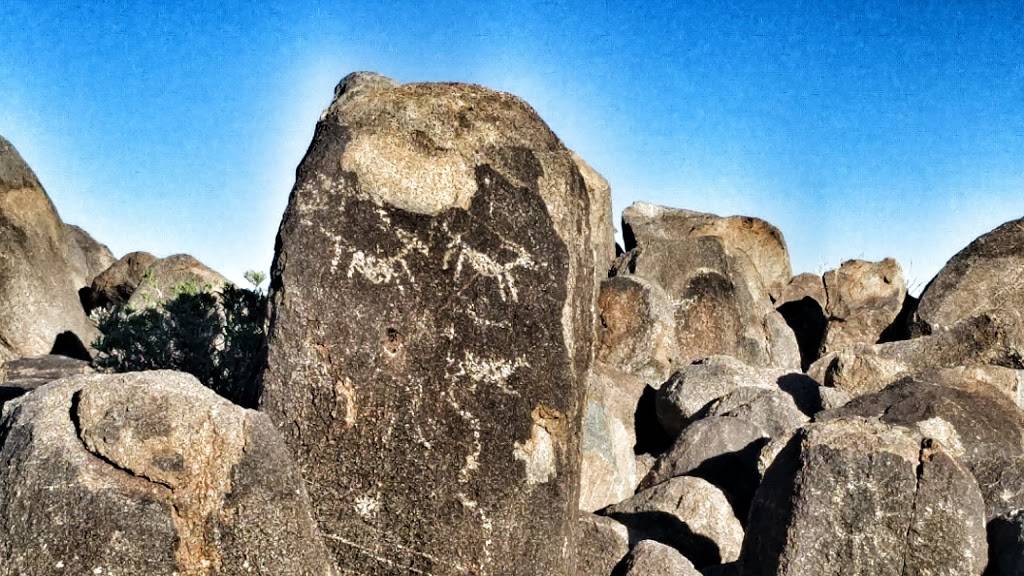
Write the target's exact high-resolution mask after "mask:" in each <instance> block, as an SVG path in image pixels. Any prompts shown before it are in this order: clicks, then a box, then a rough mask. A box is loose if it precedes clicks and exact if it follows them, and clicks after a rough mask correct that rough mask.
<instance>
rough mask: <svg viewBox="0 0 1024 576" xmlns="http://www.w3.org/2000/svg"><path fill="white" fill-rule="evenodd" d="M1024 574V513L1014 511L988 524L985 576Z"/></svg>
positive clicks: (1015, 575)
mask: <svg viewBox="0 0 1024 576" xmlns="http://www.w3.org/2000/svg"><path fill="white" fill-rule="evenodd" d="M1020 574H1024V511H1022V510H1014V511H1012V512H1007V513H1006V514H1003V515H1002V516H999V517H998V518H993V519H992V521H990V522H989V523H988V566H987V567H986V568H985V576H1019V575H1020Z"/></svg>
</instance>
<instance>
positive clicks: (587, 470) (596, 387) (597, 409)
mask: <svg viewBox="0 0 1024 576" xmlns="http://www.w3.org/2000/svg"><path fill="white" fill-rule="evenodd" d="M644 388H645V386H644V383H643V382H641V381H640V380H638V379H637V378H636V377H634V376H631V375H629V374H625V373H622V372H619V371H617V370H615V369H612V368H609V367H607V366H604V365H601V364H596V365H595V366H594V369H593V370H592V371H591V374H590V377H589V379H588V385H587V396H586V403H585V405H584V409H583V430H582V435H583V437H582V440H581V443H580V449H581V452H582V454H581V462H580V510H583V511H585V512H593V511H595V510H600V509H601V508H604V507H605V506H607V505H609V504H614V503H616V502H620V501H622V500H625V499H626V498H628V497H629V496H631V495H632V494H633V492H634V491H635V490H636V487H637V484H639V483H640V476H639V475H638V473H637V469H636V454H635V453H634V446H635V445H636V423H635V415H636V408H637V404H638V402H639V400H640V397H641V395H642V394H643V392H644Z"/></svg>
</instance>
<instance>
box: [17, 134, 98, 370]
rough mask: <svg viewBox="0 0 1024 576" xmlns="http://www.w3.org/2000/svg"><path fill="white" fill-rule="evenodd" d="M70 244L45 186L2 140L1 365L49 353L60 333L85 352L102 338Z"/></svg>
mask: <svg viewBox="0 0 1024 576" xmlns="http://www.w3.org/2000/svg"><path fill="white" fill-rule="evenodd" d="M68 241H69V239H68V237H67V233H66V231H65V228H64V224H63V223H62V222H61V220H60V216H58V215H57V211H56V209H54V207H53V204H52V203H51V202H50V198H49V197H48V196H47V194H46V191H45V190H43V186H42V184H40V183H39V180H38V179H37V178H36V176H35V174H33V173H32V170H31V169H30V168H29V167H28V165H27V164H25V161H24V160H22V158H21V156H20V155H19V154H18V151H17V150H15V149H14V146H12V145H11V144H10V143H9V142H8V141H7V140H5V139H3V138H2V137H0V361H3V360H6V359H11V358H16V357H19V356H37V355H40V354H47V353H49V352H50V351H51V350H53V349H54V343H55V341H56V339H57V337H58V336H59V335H61V334H67V336H66V338H71V339H73V340H76V341H77V342H78V343H79V344H80V345H79V346H78V347H77V348H79V350H81V351H84V350H85V346H88V345H89V344H91V343H92V341H93V340H94V339H95V337H96V336H97V332H96V329H95V327H93V326H92V324H91V323H90V322H89V320H88V319H87V318H86V317H85V313H84V312H83V311H82V306H81V304H80V302H79V299H78V288H79V286H78V285H76V283H75V273H74V270H73V269H72V266H70V265H69V264H68V261H67V258H66V256H67V254H66V253H67V246H68ZM82 344H84V346H81V345H82Z"/></svg>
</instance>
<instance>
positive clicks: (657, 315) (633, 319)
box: [596, 276, 679, 385]
mask: <svg viewBox="0 0 1024 576" xmlns="http://www.w3.org/2000/svg"><path fill="white" fill-rule="evenodd" d="M597 306H598V314H599V319H600V335H599V340H598V346H597V352H596V358H597V360H598V361H600V362H603V363H605V364H608V365H610V366H614V367H616V368H618V369H619V370H622V371H624V372H629V373H630V374H635V375H636V376H637V377H639V378H641V379H642V380H643V381H644V382H646V383H648V384H654V385H661V383H662V382H664V381H665V379H666V378H668V376H669V374H671V373H672V368H673V366H675V364H676V363H677V362H678V361H679V349H678V347H677V346H676V326H675V317H674V307H673V305H672V302H671V299H670V298H669V297H668V294H666V293H665V292H664V291H663V290H662V289H661V288H660V287H658V286H657V285H656V284H653V283H651V282H648V281H647V280H644V279H643V278H640V277H639V276H616V277H614V278H609V279H607V280H605V281H604V282H602V283H601V291H600V295H599V296H598V300H597Z"/></svg>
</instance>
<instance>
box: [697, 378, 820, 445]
mask: <svg viewBox="0 0 1024 576" xmlns="http://www.w3.org/2000/svg"><path fill="white" fill-rule="evenodd" d="M709 416H725V417H731V418H739V419H741V420H746V421H747V422H750V423H752V424H755V425H756V426H757V427H758V428H760V429H761V430H763V431H764V432H765V433H766V434H767V435H768V436H769V437H770V438H777V437H780V436H788V435H789V434H790V433H792V432H793V430H796V429H797V428H799V427H801V426H803V425H804V424H806V423H807V422H808V420H810V418H808V417H807V415H806V414H804V413H803V412H801V411H800V409H799V408H797V405H796V402H795V401H794V400H793V397H792V396H790V395H789V394H787V393H785V392H783V391H782V390H779V389H777V388H774V389H773V388H762V387H753V386H743V387H740V388H737V389H735V390H733V391H732V392H729V393H728V394H726V395H725V396H722V397H721V398H718V399H717V400H715V401H713V402H711V404H709V405H708V406H707V407H706V408H705V409H704V410H702V411H701V412H700V417H701V418H707V417H709Z"/></svg>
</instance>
